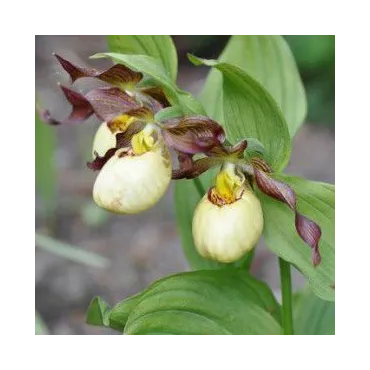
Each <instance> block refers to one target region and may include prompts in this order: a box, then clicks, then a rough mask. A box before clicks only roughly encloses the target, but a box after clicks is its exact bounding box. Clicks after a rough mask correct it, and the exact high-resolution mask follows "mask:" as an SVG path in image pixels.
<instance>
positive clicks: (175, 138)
mask: <svg viewBox="0 0 370 370" xmlns="http://www.w3.org/2000/svg"><path fill="white" fill-rule="evenodd" d="M162 135H163V137H164V139H165V141H166V142H167V144H168V145H169V146H171V147H173V148H175V149H176V150H178V151H180V152H183V153H188V154H196V153H205V154H207V153H208V152H210V151H211V149H212V148H215V147H219V146H221V145H222V142H223V141H224V140H225V132H224V130H223V128H222V126H221V125H219V124H218V123H217V122H216V121H213V120H212V119H210V118H208V117H204V116H191V117H183V118H178V119H172V120H169V121H167V122H166V123H165V124H164V126H163V127H162Z"/></svg>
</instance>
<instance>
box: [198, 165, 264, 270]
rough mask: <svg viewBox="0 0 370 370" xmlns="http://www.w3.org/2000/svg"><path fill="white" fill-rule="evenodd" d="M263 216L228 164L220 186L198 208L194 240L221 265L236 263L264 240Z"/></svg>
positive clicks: (219, 175)
mask: <svg viewBox="0 0 370 370" xmlns="http://www.w3.org/2000/svg"><path fill="white" fill-rule="evenodd" d="M262 230H263V214H262V208H261V204H260V201H259V200H258V198H257V197H256V196H255V195H254V193H253V191H252V189H251V188H250V187H249V185H248V184H247V183H246V181H245V178H244V176H243V175H238V174H237V173H236V172H235V165H233V164H228V163H227V164H225V165H224V169H222V170H221V172H220V173H219V174H218V175H217V177H216V185H215V186H214V187H213V188H211V189H210V190H209V191H208V193H207V194H206V195H205V196H204V197H203V199H202V200H201V201H200V202H199V204H198V205H197V207H196V209H195V213H194V218H193V237H194V243H195V247H196V249H197V251H198V252H199V254H200V255H202V256H203V257H205V258H209V259H213V260H216V261H218V262H224V263H229V262H234V261H236V260H238V259H240V258H241V257H243V255H245V254H246V253H247V252H248V251H250V250H251V249H252V248H253V247H254V245H255V244H256V243H257V241H258V240H259V238H260V237H261V234H262Z"/></svg>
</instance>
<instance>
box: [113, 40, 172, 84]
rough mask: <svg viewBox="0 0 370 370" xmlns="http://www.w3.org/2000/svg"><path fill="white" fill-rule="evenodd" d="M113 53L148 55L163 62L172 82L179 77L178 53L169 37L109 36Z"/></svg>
mask: <svg viewBox="0 0 370 370" xmlns="http://www.w3.org/2000/svg"><path fill="white" fill-rule="evenodd" d="M107 37H108V47H109V50H110V51H111V52H114V53H121V54H141V55H148V56H150V57H153V58H156V59H158V60H160V61H161V63H162V65H163V67H164V69H165V70H166V71H167V73H168V74H169V76H170V78H171V79H172V81H174V82H175V81H176V76H177V51H176V48H175V45H174V43H173V41H172V38H171V36H168V35H118V36H117V35H109V36H107Z"/></svg>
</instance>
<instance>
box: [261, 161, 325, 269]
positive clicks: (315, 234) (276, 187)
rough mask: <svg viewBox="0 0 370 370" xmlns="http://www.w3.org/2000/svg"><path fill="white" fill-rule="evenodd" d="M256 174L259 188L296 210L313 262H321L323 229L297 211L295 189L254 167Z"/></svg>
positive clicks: (297, 227) (315, 263) (298, 227)
mask: <svg viewBox="0 0 370 370" xmlns="http://www.w3.org/2000/svg"><path fill="white" fill-rule="evenodd" d="M254 174H255V179H256V183H257V186H258V188H259V189H260V190H261V191H262V192H264V193H265V194H267V195H268V196H270V197H273V198H275V199H277V200H279V201H280V202H283V203H285V204H287V205H288V206H289V208H291V209H292V210H293V211H294V212H295V227H296V230H297V233H298V235H299V236H300V237H301V239H302V240H303V241H304V242H305V243H306V244H308V245H309V246H310V247H311V249H312V263H313V265H314V266H315V267H316V266H318V265H319V264H320V262H321V255H320V251H319V241H320V238H321V229H320V227H319V225H317V224H316V223H315V222H314V221H312V220H310V219H309V218H307V217H305V216H303V215H301V214H300V213H299V212H298V211H297V198H296V194H295V192H294V190H293V189H292V188H291V187H290V186H289V185H288V184H285V183H283V182H281V181H278V180H275V179H274V178H272V177H271V175H270V174H267V173H265V172H263V171H261V170H260V169H258V168H256V167H254Z"/></svg>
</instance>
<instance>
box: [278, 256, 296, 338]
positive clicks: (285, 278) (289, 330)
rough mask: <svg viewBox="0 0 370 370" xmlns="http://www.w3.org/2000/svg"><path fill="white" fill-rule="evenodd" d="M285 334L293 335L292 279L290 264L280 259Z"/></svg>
mask: <svg viewBox="0 0 370 370" xmlns="http://www.w3.org/2000/svg"><path fill="white" fill-rule="evenodd" d="M279 268H280V284H281V297H282V321H283V334H284V335H293V334H294V330H293V304H292V281H291V280H292V279H291V274H290V264H289V262H287V261H285V260H283V259H282V258H280V257H279Z"/></svg>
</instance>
